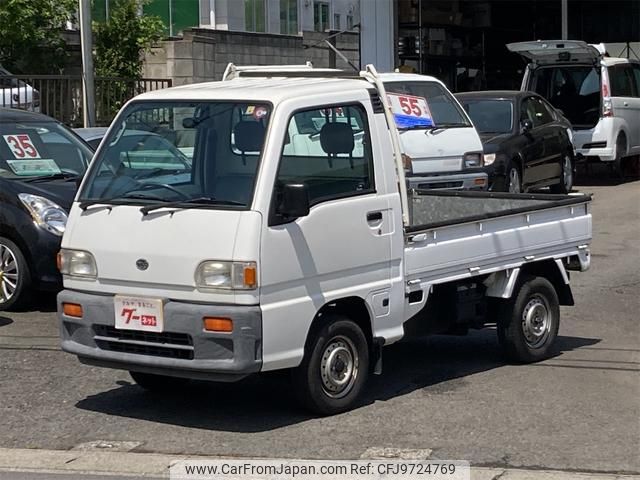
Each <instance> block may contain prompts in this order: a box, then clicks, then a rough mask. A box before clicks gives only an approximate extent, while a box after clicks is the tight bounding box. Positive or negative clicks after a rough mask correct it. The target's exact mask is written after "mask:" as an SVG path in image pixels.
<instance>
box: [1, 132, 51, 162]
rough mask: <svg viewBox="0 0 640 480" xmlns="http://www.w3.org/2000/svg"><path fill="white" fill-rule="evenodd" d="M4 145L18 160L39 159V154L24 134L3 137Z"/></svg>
mask: <svg viewBox="0 0 640 480" xmlns="http://www.w3.org/2000/svg"><path fill="white" fill-rule="evenodd" d="M2 138H4V141H5V143H6V144H7V146H8V147H9V150H11V153H13V156H14V157H15V158H16V159H18V160H28V159H31V158H41V157H40V153H39V152H38V150H37V149H36V147H35V145H34V144H33V142H32V141H31V138H30V137H29V135H27V134H26V133H17V134H14V135H3V136H2Z"/></svg>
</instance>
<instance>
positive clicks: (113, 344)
mask: <svg viewBox="0 0 640 480" xmlns="http://www.w3.org/2000/svg"><path fill="white" fill-rule="evenodd" d="M63 302H68V303H77V304H80V305H82V312H83V317H82V318H74V317H69V316H67V315H64V313H63V312H62V303H63ZM206 316H217V317H225V318H231V319H232V320H233V332H230V333H217V332H207V331H205V330H204V329H203V321H202V319H203V317H206ZM58 319H59V320H60V335H61V338H62V349H63V350H64V351H65V352H69V353H73V354H74V355H77V356H78V358H79V360H80V361H81V362H82V363H86V364H89V365H94V366H98V367H107V368H116V369H123V370H131V371H137V372H144V373H153V374H157V375H168V376H175V377H185V378H193V379H200V380H215V381H236V380H240V379H242V378H244V377H246V376H247V375H250V374H252V373H255V372H258V371H260V368H261V366H262V313H261V311H260V307H258V306H239V305H215V304H210V305H206V304H194V303H186V302H176V301H171V300H169V301H167V302H166V303H165V305H164V326H165V331H164V332H162V333H151V332H138V331H132V330H116V329H115V314H114V304H113V296H112V295H98V294H89V293H82V292H78V291H73V290H63V291H62V292H60V294H59V295H58Z"/></svg>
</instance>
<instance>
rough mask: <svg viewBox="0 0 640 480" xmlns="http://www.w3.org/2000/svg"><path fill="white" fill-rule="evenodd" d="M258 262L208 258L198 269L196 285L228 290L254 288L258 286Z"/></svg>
mask: <svg viewBox="0 0 640 480" xmlns="http://www.w3.org/2000/svg"><path fill="white" fill-rule="evenodd" d="M256 270H257V268H256V262H224V261H217V260H207V261H206V262H202V263H201V264H200V265H198V268H197V269H196V275H195V280H196V286H197V287H199V288H223V289H226V290H253V289H254V288H256V287H257V285H258V282H257V275H256Z"/></svg>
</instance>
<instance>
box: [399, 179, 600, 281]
mask: <svg viewBox="0 0 640 480" xmlns="http://www.w3.org/2000/svg"><path fill="white" fill-rule="evenodd" d="M590 202H591V196H589V195H539V194H535V195H529V194H526V195H523V194H518V195H513V194H503V193H491V192H434V191H419V192H416V191H413V192H411V194H410V196H409V213H410V220H411V224H410V226H409V227H407V228H406V231H405V273H406V277H407V278H406V280H407V282H408V284H409V285H416V286H417V285H419V284H420V285H423V286H424V285H425V284H426V285H429V284H436V283H444V282H447V281H450V280H454V279H460V278H465V277H470V276H474V275H481V274H485V273H491V272H494V271H497V270H504V269H505V268H515V267H518V266H520V265H522V264H523V263H527V262H532V261H536V260H541V259H547V258H552V259H557V258H563V257H568V256H573V255H578V254H579V252H580V250H584V249H585V245H587V244H588V243H589V242H590V241H591V213H590V207H589V204H590Z"/></svg>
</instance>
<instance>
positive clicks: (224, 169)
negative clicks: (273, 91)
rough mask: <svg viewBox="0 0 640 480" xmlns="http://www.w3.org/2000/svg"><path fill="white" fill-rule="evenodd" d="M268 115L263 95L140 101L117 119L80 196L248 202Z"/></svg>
mask: <svg viewBox="0 0 640 480" xmlns="http://www.w3.org/2000/svg"><path fill="white" fill-rule="evenodd" d="M270 116H271V106H270V105H269V104H267V103H265V102H235V101H225V102H161V103H159V102H153V103H150V102H138V103H133V104H131V105H130V106H129V107H127V109H126V110H125V111H124V112H122V113H121V114H120V115H119V116H118V118H117V119H116V120H115V123H114V125H113V126H112V128H111V130H110V132H109V134H108V136H107V137H106V138H105V139H104V141H103V142H104V143H103V146H102V148H101V151H100V152H99V154H98V155H97V157H96V158H95V160H94V162H93V164H92V166H91V169H90V173H89V178H88V180H87V182H86V184H85V185H84V187H83V190H82V192H81V193H80V199H81V201H84V202H87V201H89V202H96V201H101V202H104V203H111V202H113V203H131V204H145V205H146V204H153V203H159V202H177V203H181V202H182V203H185V204H186V205H194V206H195V205H197V204H199V203H202V204H206V205H208V206H210V207H211V208H217V206H219V207H221V208H247V207H248V206H249V205H250V203H251V198H252V196H253V186H254V181H255V176H256V172H257V169H258V163H259V160H260V156H261V153H262V143H263V141H264V135H265V131H266V127H267V124H268V121H269V118H270Z"/></svg>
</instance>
